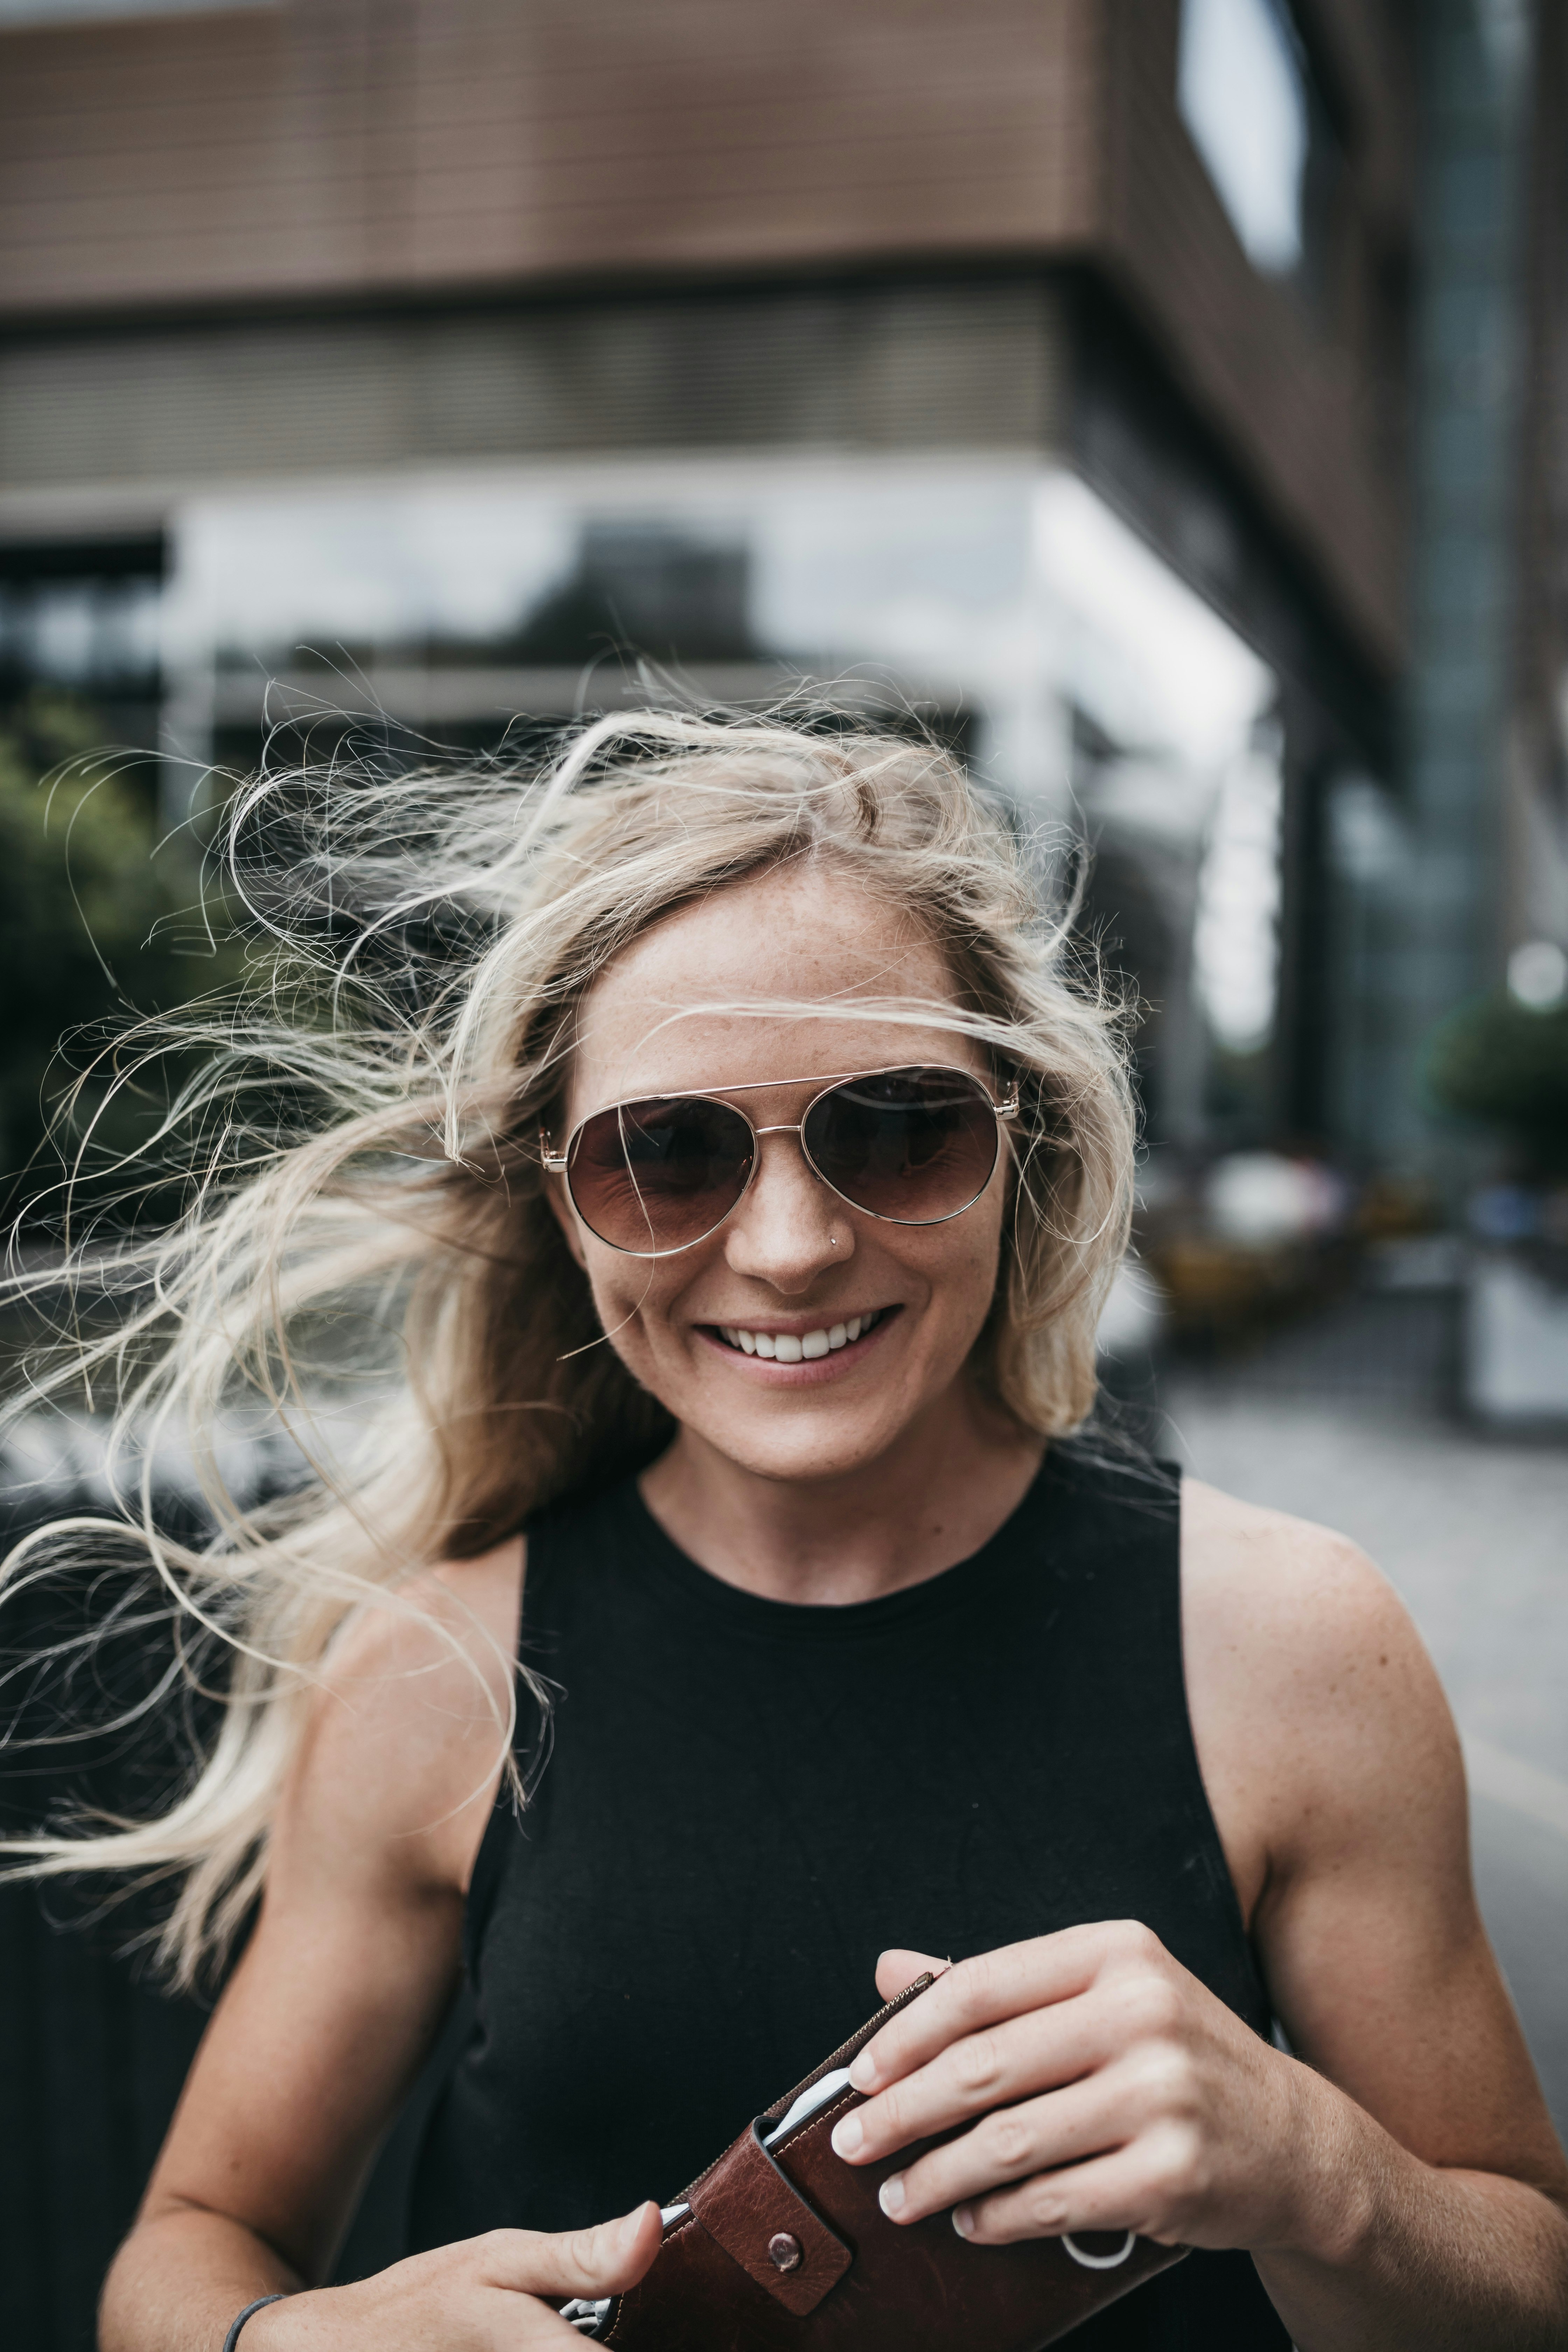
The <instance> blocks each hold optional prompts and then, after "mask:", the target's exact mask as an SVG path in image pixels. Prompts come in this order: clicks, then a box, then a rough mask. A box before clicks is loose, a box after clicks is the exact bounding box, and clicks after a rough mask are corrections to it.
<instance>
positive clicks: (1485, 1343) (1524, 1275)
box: [1464, 1250, 1568, 1434]
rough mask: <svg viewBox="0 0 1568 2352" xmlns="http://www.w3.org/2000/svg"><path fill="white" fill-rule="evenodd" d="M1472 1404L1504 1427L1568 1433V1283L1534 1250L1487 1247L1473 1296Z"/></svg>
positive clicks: (1468, 1308)
mask: <svg viewBox="0 0 1568 2352" xmlns="http://www.w3.org/2000/svg"><path fill="white" fill-rule="evenodd" d="M1464 1395H1465V1403H1466V1405H1467V1406H1468V1409H1469V1411H1470V1412H1472V1413H1474V1414H1475V1416H1476V1418H1477V1419H1478V1420H1479V1421H1484V1422H1488V1423H1491V1424H1492V1425H1493V1426H1494V1427H1497V1428H1510V1429H1521V1430H1525V1429H1537V1430H1555V1429H1557V1428H1561V1429H1562V1430H1563V1433H1564V1434H1568V1282H1565V1281H1563V1279H1561V1278H1560V1276H1558V1271H1557V1268H1556V1267H1555V1266H1554V1265H1553V1266H1551V1267H1548V1266H1547V1265H1543V1264H1542V1262H1541V1261H1539V1260H1538V1259H1537V1258H1536V1257H1535V1256H1534V1255H1533V1254H1531V1255H1526V1254H1525V1253H1523V1252H1522V1251H1515V1250H1486V1251H1483V1252H1479V1253H1478V1254H1477V1255H1476V1257H1475V1258H1474V1260H1473V1261H1472V1263H1471V1266H1470V1272H1469V1278H1468V1283H1467V1285H1466V1297H1465V1349H1464Z"/></svg>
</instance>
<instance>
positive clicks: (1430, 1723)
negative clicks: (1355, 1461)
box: [1182, 1479, 1464, 1902]
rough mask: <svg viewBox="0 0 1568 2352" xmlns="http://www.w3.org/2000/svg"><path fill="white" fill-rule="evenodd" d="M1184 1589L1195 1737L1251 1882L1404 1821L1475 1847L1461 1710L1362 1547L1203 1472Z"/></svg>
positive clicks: (1191, 1508)
mask: <svg viewBox="0 0 1568 2352" xmlns="http://www.w3.org/2000/svg"><path fill="white" fill-rule="evenodd" d="M1182 1587H1183V1637H1184V1653H1185V1662H1186V1673H1187V1689H1188V1699H1189V1705H1190V1707H1191V1712H1192V1718H1193V1728H1194V1737H1195V1738H1196V1740H1197V1745H1198V1752H1199V1759H1200V1762H1201V1764H1202V1766H1203V1769H1204V1776H1205V1782H1206V1783H1207V1784H1208V1786H1209V1790H1210V1796H1211V1800H1212V1801H1213V1802H1214V1806H1215V1814H1216V1818H1218V1819H1219V1821H1220V1822H1221V1828H1222V1834H1225V1835H1226V1848H1227V1852H1232V1843H1233V1837H1234V1841H1235V1844H1236V1847H1237V1852H1233V1853H1232V1863H1233V1869H1235V1870H1236V1871H1237V1885H1238V1889H1239V1888H1240V1887H1241V1886H1242V1884H1243V1879H1244V1878H1245V1879H1246V1880H1247V1882H1248V1883H1249V1885H1250V1887H1251V1890H1252V1893H1253V1895H1254V1896H1256V1895H1257V1893H1258V1892H1259V1891H1260V1890H1261V1887H1262V1885H1263V1884H1264V1882H1265V1879H1266V1878H1273V1879H1275V1880H1276V1881H1277V1880H1278V1879H1279V1876H1280V1875H1281V1874H1282V1873H1285V1872H1288V1871H1289V1870H1290V1869H1292V1868H1294V1867H1298V1866H1300V1865H1302V1864H1307V1863H1309V1862H1310V1861H1311V1860H1312V1859H1313V1858H1314V1857H1319V1858H1321V1855H1322V1854H1323V1853H1327V1852H1333V1853H1337V1854H1339V1855H1340V1856H1343V1855H1344V1854H1345V1853H1346V1852H1347V1849H1348V1847H1349V1846H1350V1845H1353V1844H1354V1843H1357V1842H1359V1840H1360V1839H1362V1838H1363V1837H1370V1836H1374V1835H1375V1824H1376V1823H1377V1822H1383V1821H1388V1820H1390V1819H1394V1818H1402V1820H1403V1823H1404V1827H1405V1832H1407V1833H1408V1832H1410V1831H1411V1830H1412V1829H1413V1828H1414V1827H1415V1817H1416V1816H1419V1817H1420V1818H1421V1820H1422V1821H1423V1822H1424V1823H1425V1826H1426V1830H1427V1832H1429V1834H1430V1836H1431V1837H1432V1838H1433V1839H1434V1840H1436V1843H1439V1844H1443V1845H1446V1846H1449V1847H1451V1846H1452V1845H1453V1843H1454V1842H1455V1841H1456V1839H1457V1840H1458V1842H1459V1843H1462V1841H1463V1805H1464V1786H1463V1774H1462V1769H1461V1766H1460V1761H1459V1752H1458V1740H1457V1738H1456V1736H1455V1732H1454V1727H1453V1721H1452V1718H1451V1717H1450V1715H1449V1713H1448V1707H1447V1701H1446V1699H1445V1698H1444V1696H1443V1693H1442V1689H1441V1686H1440V1685H1439V1684H1438V1681H1437V1678H1436V1674H1435V1672H1434V1670H1433V1667H1432V1664H1431V1661H1430V1659H1429V1658H1428V1657H1427V1655H1426V1650H1425V1648H1424V1646H1423V1644H1422V1642H1421V1638H1420V1636H1419V1634H1418V1633H1416V1631H1415V1626H1414V1624H1413V1623H1412V1622H1411V1620H1410V1616H1409V1613H1408V1612H1407V1611H1406V1609H1405V1605H1404V1603H1403V1601H1401V1600H1400V1599H1399V1596H1398V1594H1397V1593H1396V1592H1395V1591H1394V1588H1393V1586H1392V1585H1391V1584H1390V1583H1389V1582H1388V1580H1387V1579H1386V1578H1385V1577H1384V1575H1382V1574H1381V1573H1380V1571H1379V1570H1378V1569H1377V1568H1376V1567H1375V1566H1374V1565H1373V1562H1372V1561H1371V1560H1370V1559H1368V1558H1367V1556H1366V1554H1365V1553H1364V1552H1363V1551H1362V1550H1361V1549H1360V1548H1359V1547H1358V1546H1357V1545H1355V1544H1353V1543H1352V1542H1351V1541H1350V1540H1349V1539H1348V1538H1346V1537H1344V1536H1342V1535H1337V1534H1335V1533H1333V1532H1332V1531H1331V1529H1329V1528H1321V1527H1316V1526H1314V1525H1312V1524H1311V1522H1310V1521H1309V1520H1305V1519H1298V1518H1293V1517H1289V1515H1288V1514H1287V1513H1285V1512H1283V1511H1271V1510H1267V1509H1264V1508H1262V1507H1259V1506H1258V1505H1256V1504H1251V1503H1243V1502H1239V1501H1237V1499H1236V1497H1235V1496H1229V1495H1224V1494H1221V1493H1219V1492H1218V1491H1217V1490H1216V1489H1215V1488H1214V1487H1212V1486H1204V1485H1203V1484H1201V1483H1200V1482H1199V1481H1197V1480H1195V1479H1189V1480H1187V1481H1185V1482H1184V1486H1183V1490H1182ZM1238 1864H1239V1865H1240V1866H1239V1867H1238ZM1245 1901H1246V1896H1245V1895H1244V1902H1245Z"/></svg>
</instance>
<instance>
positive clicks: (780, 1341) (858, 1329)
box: [719, 1310, 881, 1364]
mask: <svg viewBox="0 0 1568 2352" xmlns="http://www.w3.org/2000/svg"><path fill="white" fill-rule="evenodd" d="M880 1320H881V1315H880V1311H879V1310H873V1312H872V1313H871V1314H869V1315H851V1316H850V1317H849V1318H848V1320H847V1322H844V1323H835V1324H833V1325H831V1326H830V1328H828V1329H826V1330H825V1331H804V1332H802V1333H801V1334H800V1335H799V1336H798V1337H797V1336H796V1335H795V1332H793V1331H775V1332H771V1333H770V1332H767V1331H743V1330H742V1328H740V1326H739V1324H735V1323H721V1324H720V1326H719V1333H720V1337H721V1339H727V1340H728V1341H729V1344H730V1346H731V1348H739V1349H743V1350H744V1352H745V1353H746V1354H747V1355H748V1356H762V1357H763V1358H774V1359H776V1360H777V1361H778V1362H779V1363H781V1364H799V1363H815V1362H816V1360H817V1358H818V1357H819V1356H826V1355H828V1354H831V1353H832V1352H833V1351H834V1350H836V1349H839V1348H847V1347H851V1346H853V1344H854V1342H855V1341H856V1340H857V1339H861V1338H863V1337H864V1336H865V1334H866V1333H867V1332H868V1331H869V1330H871V1329H873V1328H875V1326H876V1325H877V1324H878V1323H879V1322H880Z"/></svg>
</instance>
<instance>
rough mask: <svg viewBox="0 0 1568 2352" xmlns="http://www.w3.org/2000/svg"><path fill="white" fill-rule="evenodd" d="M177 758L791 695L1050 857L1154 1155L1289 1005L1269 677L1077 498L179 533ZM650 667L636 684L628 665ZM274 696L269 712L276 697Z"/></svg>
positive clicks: (608, 499) (669, 482)
mask: <svg viewBox="0 0 1568 2352" xmlns="http://www.w3.org/2000/svg"><path fill="white" fill-rule="evenodd" d="M174 551H175V561H174V577H173V584H172V590H171V596H170V604H169V610H168V614H167V628H166V645H167V646H168V649H169V657H170V663H171V671H172V676H171V686H172V694H171V700H170V704H169V709H168V711H167V714H166V724H165V739H166V740H168V741H169V742H170V743H171V745H172V746H177V747H179V748H182V749H184V751H186V752H187V753H189V754H191V755H192V756H193V757H194V758H195V759H198V760H200V759H202V758H205V757H208V756H211V754H212V753H213V752H214V751H216V752H218V753H219V754H221V756H222V757H223V758H224V760H225V761H226V764H228V765H231V766H234V765H244V764H246V763H247V761H249V760H251V759H253V758H254V757H255V756H256V753H257V751H258V749H259V744H260V732H261V727H262V722H263V711H264V708H265V709H266V711H267V712H268V715H269V716H270V717H271V718H273V719H277V718H279V717H281V716H286V715H287V714H288V713H289V711H290V710H292V711H293V712H294V713H296V714H297V715H299V716H300V717H301V718H302V719H311V720H312V721H321V720H324V721H325V723H327V724H328V725H329V726H330V725H331V723H333V715H334V714H342V713H344V712H353V711H359V712H363V713H365V714H369V715H371V716H372V717H373V718H374V723H375V725H376V727H377V729H378V730H383V729H389V730H391V734H392V740H395V739H396V733H397V730H400V729H401V730H407V733H408V736H409V738H410V744H411V750H415V751H416V750H417V748H418V746H419V743H420V742H421V741H424V742H427V741H428V740H435V741H437V742H438V743H442V744H447V745H456V746H459V747H460V746H464V745H468V746H473V745H479V744H490V743H494V742H496V741H498V740H500V738H501V736H502V735H503V733H505V732H506V731H507V730H508V729H509V727H510V728H511V729H513V730H516V729H517V728H518V726H519V723H520V721H521V726H522V728H523V730H524V731H526V729H527V727H528V726H529V725H530V724H552V723H556V722H559V721H560V720H562V719H567V718H570V717H571V716H572V715H573V714H574V712H576V711H580V710H584V709H604V708H607V707H614V706H618V705H626V704H631V703H636V702H641V701H646V700H647V699H648V698H650V697H653V698H661V697H662V698H668V697H670V696H675V697H676V698H679V697H681V696H687V697H689V698H692V699H695V700H696V701H697V702H699V703H713V702H721V703H729V704H732V703H750V702H766V701H768V700H770V699H773V698H777V697H778V696H779V695H781V694H784V693H787V692H788V691H790V690H791V689H793V688H796V687H798V686H799V685H800V684H801V683H802V682H803V681H804V682H805V683H806V684H807V685H808V686H809V687H810V688H811V689H812V690H813V691H815V692H818V693H826V695H828V696H829V697H830V698H833V699H834V700H836V701H837V703H839V704H840V705H841V706H842V707H846V708H848V709H876V710H880V711H883V712H884V713H888V714H890V715H891V716H893V717H894V718H895V719H898V718H900V717H901V718H902V719H905V720H907V719H908V716H909V714H910V710H911V709H914V710H915V711H917V712H919V713H920V714H921V716H922V717H923V718H924V719H926V721H927V722H928V723H931V724H932V725H933V726H934V727H935V728H936V730H938V731H939V732H940V733H941V734H942V736H943V737H944V738H945V740H949V741H952V743H953V744H954V745H955V746H956V747H957V748H958V749H959V750H961V751H962V752H963V755H964V756H965V757H966V758H967V759H969V760H970V761H972V762H973V764H974V765H975V766H976V768H977V769H978V770H979V771H980V772H982V773H984V774H985V775H987V776H989V777H990V778H991V779H992V780H993V781H994V782H996V783H997V784H998V785H1000V786H1001V787H1002V788H1003V790H1004V791H1005V793H1007V794H1008V795H1009V796H1010V797H1011V798H1012V799H1013V800H1014V801H1015V802H1016V803H1017V804H1018V807H1019V809H1020V812H1021V814H1022V816H1023V819H1024V822H1025V824H1026V826H1028V827H1030V828H1033V829H1035V830H1037V831H1038V832H1039V833H1041V835H1042V836H1043V837H1044V838H1045V839H1046V840H1047V845H1049V846H1051V847H1053V848H1055V849H1056V850H1058V851H1059V850H1060V849H1061V848H1062V847H1063V846H1064V845H1065V844H1066V842H1067V841H1068V839H1069V838H1075V837H1077V836H1078V835H1080V834H1081V833H1082V832H1084V831H1085V830H1087V832H1088V833H1089V836H1090V837H1091V839H1092V841H1093V842H1094V844H1095V846H1096V863H1095V868H1094V878H1093V881H1092V884H1091V890H1090V903H1089V920H1090V922H1091V925H1093V926H1094V927H1096V928H1097V929H1099V930H1100V932H1101V933H1103V935H1104V937H1105V939H1106V941H1107V945H1108V950H1109V953H1110V959H1111V961H1114V962H1119V963H1124V964H1125V965H1126V966H1127V968H1128V969H1130V970H1131V971H1132V972H1133V973H1134V974H1135V975H1136V978H1137V982H1138V986H1139V989H1140V992H1141V993H1142V996H1143V998H1144V999H1145V1000H1146V1001H1147V1002H1148V1003H1150V1005H1151V1007H1152V1010H1151V1013H1150V1015H1149V1020H1148V1023H1147V1026H1146V1031H1145V1043H1146V1059H1147V1065H1148V1069H1147V1076H1148V1091H1149V1096H1150V1103H1151V1112H1152V1123H1153V1126H1154V1129H1155V1131H1156V1132H1157V1133H1162V1134H1164V1135H1167V1136H1169V1137H1171V1138H1173V1139H1181V1140H1191V1141H1193V1142H1194V1143H1197V1142H1200V1141H1201V1140H1202V1138H1203V1135H1204V1132H1205V1119H1206V1118H1207V1112H1206V1110H1205V1103H1206V1101H1207V1099H1208V1096H1209V1093H1210V1091H1211V1087H1210V1074H1211V1064H1212V1062H1213V1059H1214V1055H1215V1053H1216V1052H1217V1053H1219V1054H1221V1055H1231V1056H1232V1057H1233V1058H1234V1056H1235V1055H1237V1054H1238V1053H1239V1054H1241V1055H1243V1056H1244V1057H1245V1056H1256V1055H1258V1054H1261V1053H1264V1052H1266V1050H1267V1048H1268V1041H1269V1034H1270V1030H1271V1025H1272V1019H1273V1006H1274V998H1275V993H1276V978H1275V964H1276V961H1277V955H1278V949H1277V942H1276V930H1277V910H1278V901H1279V744H1278V740H1277V730H1273V729H1272V728H1271V727H1270V725H1269V724H1268V714H1269V712H1270V711H1271V709H1272V708H1273V705H1274V700H1275V693H1276V688H1275V680H1274V677H1273V675H1272V673H1271V672H1270V671H1269V669H1268V667H1267V665H1266V664H1264V663H1263V662H1262V661H1260V660H1259V659H1258V656H1256V655H1255V654H1254V653H1253V652H1252V651H1251V650H1250V649H1249V648H1248V647H1247V646H1246V645H1245V644H1244V643H1243V642H1242V640H1241V639H1240V638H1239V637H1238V636H1237V634H1236V633H1235V631H1234V630H1232V629H1231V628H1229V627H1228V626H1227V625H1226V623H1225V622H1223V621H1222V620H1220V619H1219V618H1218V617H1217V615H1216V614H1215V613H1214V612H1213V611H1212V610H1211V609H1210V608H1209V607H1208V606H1207V605H1206V604H1204V602H1203V600H1202V599H1201V598H1200V597H1199V596H1197V595H1196V594H1195V593H1194V592H1193V591H1192V590H1191V589H1189V588H1188V587H1187V586H1186V585H1185V584H1184V583H1183V582H1182V581H1181V580H1179V579H1178V578H1177V577H1176V575H1175V574H1174V573H1173V572H1172V571H1171V570H1170V569H1169V568H1168V567H1167V566H1166V565H1165V564H1164V563H1163V562H1161V561H1160V559H1159V558H1158V557H1157V556H1155V555H1154V554H1153V553H1152V551H1150V549H1149V548H1148V547H1147V546H1146V545H1145V543H1144V542H1143V541H1142V540H1140V539H1139V538H1138V537H1137V536H1136V534H1135V533H1133V532H1132V531H1131V530H1129V529H1128V527H1127V526H1126V525H1125V524H1124V523H1122V522H1121V520H1119V518H1118V517H1117V516H1116V515H1115V514H1113V513H1112V512H1111V510H1110V508H1109V507H1108V506H1107V505H1106V504H1105V503H1104V502H1103V501H1102V500H1101V499H1100V498H1098V497H1097V496H1096V495H1095V494H1094V492H1093V491H1091V490H1090V489H1089V488H1087V487H1086V485H1085V484H1084V483H1083V482H1082V481H1080V480H1079V478H1077V477H1076V476H1075V475H1073V474H1071V473H1069V472H1068V471H1065V470H1063V469H1061V468H1059V467H1051V466H1047V465H1043V464H1041V463H1039V462H1038V461H1037V460H1034V459H1031V458H1028V457H980V456H969V457H965V456H952V457H920V458H917V457H886V458H876V457H857V458H843V459H833V458H805V457H773V458H763V457H758V458H749V459H741V458H727V457H726V458H713V459H709V460H675V459H670V460H657V459H647V460H642V461H637V460H614V461H605V462H601V463H597V464H584V465H582V466H537V467H497V468H493V469H484V470H475V471H472V472H466V473H461V474H458V473H453V474H447V475H441V476H435V475H424V476H418V477H415V476H400V477H387V478H379V479H370V478H362V479H337V480H331V481H327V482H322V483H318V484H311V485H309V486H304V485H301V486H300V487H298V488H290V489H287V490H277V491H272V492H268V493H261V492H256V493H246V494H243V495H240V494H235V495H232V496H224V497H218V498H214V499H201V500H198V501H195V502H194V503H193V504H192V505H190V506H189V507H188V508H187V509H185V511H184V513H183V514H182V515H181V516H180V517H179V518H178V519H177V520H176V523H175V526H174ZM638 656H647V657H648V660H647V663H646V664H644V665H643V666H641V667H639V660H638ZM269 679H271V680H273V681H275V683H274V684H272V685H271V686H270V687H269V685H268V680H269Z"/></svg>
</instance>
